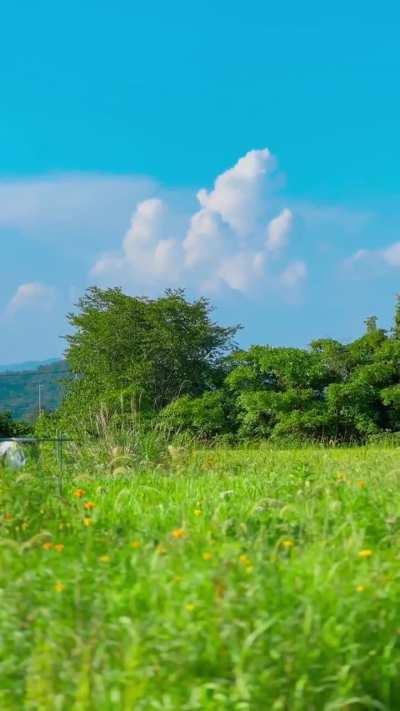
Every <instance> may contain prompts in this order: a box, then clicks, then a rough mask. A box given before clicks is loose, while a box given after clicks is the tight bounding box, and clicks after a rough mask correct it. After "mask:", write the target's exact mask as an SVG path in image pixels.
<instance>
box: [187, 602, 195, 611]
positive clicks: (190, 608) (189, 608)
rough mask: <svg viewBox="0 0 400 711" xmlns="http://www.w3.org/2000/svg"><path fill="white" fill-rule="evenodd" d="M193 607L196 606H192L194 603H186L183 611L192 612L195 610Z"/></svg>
mask: <svg viewBox="0 0 400 711" xmlns="http://www.w3.org/2000/svg"><path fill="white" fill-rule="evenodd" d="M195 607H196V605H195V604H194V602H187V603H186V605H185V610H186V611H187V612H193V610H194V609H195Z"/></svg>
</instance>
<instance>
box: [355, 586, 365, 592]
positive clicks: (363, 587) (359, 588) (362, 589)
mask: <svg viewBox="0 0 400 711" xmlns="http://www.w3.org/2000/svg"><path fill="white" fill-rule="evenodd" d="M356 590H357V592H364V590H365V585H356Z"/></svg>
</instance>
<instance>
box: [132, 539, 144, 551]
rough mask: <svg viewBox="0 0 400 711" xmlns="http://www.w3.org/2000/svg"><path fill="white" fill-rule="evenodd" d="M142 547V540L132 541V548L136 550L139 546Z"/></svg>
mask: <svg viewBox="0 0 400 711" xmlns="http://www.w3.org/2000/svg"><path fill="white" fill-rule="evenodd" d="M141 547H142V544H141V542H140V541H132V543H131V548H134V549H135V550H137V549H138V548H141Z"/></svg>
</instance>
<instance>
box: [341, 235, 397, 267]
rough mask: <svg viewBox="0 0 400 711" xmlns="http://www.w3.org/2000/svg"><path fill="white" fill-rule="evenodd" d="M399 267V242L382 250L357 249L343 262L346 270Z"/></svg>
mask: <svg viewBox="0 0 400 711" xmlns="http://www.w3.org/2000/svg"><path fill="white" fill-rule="evenodd" d="M358 265H359V266H370V267H375V268H376V267H394V268H396V267H400V242H393V244H390V245H388V246H387V247H385V248H384V249H359V250H357V252H355V253H354V254H353V255H352V256H351V257H348V259H346V260H345V261H344V266H345V268H347V269H355V268H356V267H357V266H358Z"/></svg>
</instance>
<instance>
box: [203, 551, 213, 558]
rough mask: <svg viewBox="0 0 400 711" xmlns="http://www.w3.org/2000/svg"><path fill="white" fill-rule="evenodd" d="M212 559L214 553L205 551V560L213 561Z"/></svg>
mask: <svg viewBox="0 0 400 711" xmlns="http://www.w3.org/2000/svg"><path fill="white" fill-rule="evenodd" d="M211 559H212V553H210V551H204V553H203V560H211Z"/></svg>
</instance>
